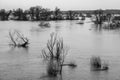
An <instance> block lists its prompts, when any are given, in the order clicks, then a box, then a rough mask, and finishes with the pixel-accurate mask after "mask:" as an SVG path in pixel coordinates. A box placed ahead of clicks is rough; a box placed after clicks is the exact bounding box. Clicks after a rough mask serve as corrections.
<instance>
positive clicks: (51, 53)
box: [42, 33, 68, 75]
mask: <svg viewBox="0 0 120 80" xmlns="http://www.w3.org/2000/svg"><path fill="white" fill-rule="evenodd" d="M67 51H68V49H67V48H66V47H65V46H64V43H63V39H62V38H58V36H57V34H55V33H51V34H50V40H48V42H47V48H46V49H43V50H42V55H43V57H44V59H46V60H48V61H52V63H53V62H55V64H56V65H57V68H54V67H56V66H55V65H54V64H51V62H49V64H51V65H48V66H49V68H51V69H49V68H48V71H47V72H49V73H51V72H52V73H51V75H52V74H53V72H54V74H56V73H57V74H58V73H60V74H61V72H62V65H63V63H64V60H65V56H66V55H67ZM56 69H57V70H56ZM56 71H57V72H56Z"/></svg>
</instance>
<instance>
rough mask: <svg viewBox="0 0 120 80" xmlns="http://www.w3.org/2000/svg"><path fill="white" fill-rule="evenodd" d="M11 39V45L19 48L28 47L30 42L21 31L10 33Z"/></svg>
mask: <svg viewBox="0 0 120 80" xmlns="http://www.w3.org/2000/svg"><path fill="white" fill-rule="evenodd" d="M9 37H10V40H11V45H13V46H15V47H16V46H17V47H27V45H28V44H29V40H28V38H27V37H24V36H23V34H21V33H20V32H19V31H17V30H14V31H13V32H12V31H10V32H9Z"/></svg>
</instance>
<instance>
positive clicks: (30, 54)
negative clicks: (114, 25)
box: [0, 19, 120, 80]
mask: <svg viewBox="0 0 120 80" xmlns="http://www.w3.org/2000/svg"><path fill="white" fill-rule="evenodd" d="M39 23H40V22H39V21H38V22H30V21H0V80H119V79H120V74H119V72H120V68H119V67H120V30H119V29H118V30H104V29H101V28H100V27H96V26H95V25H94V24H93V23H92V22H90V19H87V20H86V21H85V24H77V23H78V21H77V20H74V21H49V23H50V27H49V28H43V27H40V26H38V25H39ZM14 29H16V30H19V31H20V32H21V33H23V34H24V35H25V36H26V37H27V38H28V39H29V41H30V44H29V47H28V48H14V47H11V46H9V42H10V38H9V35H8V33H9V31H11V30H14ZM52 32H56V33H58V35H59V36H60V37H63V40H64V43H65V45H67V46H68V47H69V52H68V54H67V56H66V58H65V63H68V62H75V63H76V64H77V67H76V68H74V69H72V68H69V67H67V66H66V67H63V72H62V76H60V77H57V78H53V77H52V78H51V77H49V76H47V74H46V63H45V62H44V61H43V59H42V57H41V50H42V49H43V48H45V47H46V43H47V40H48V39H49V38H50V33H52ZM92 56H100V57H101V58H102V59H103V60H104V61H106V62H107V63H108V64H109V68H110V69H109V70H108V71H91V70H90V58H91V57H92Z"/></svg>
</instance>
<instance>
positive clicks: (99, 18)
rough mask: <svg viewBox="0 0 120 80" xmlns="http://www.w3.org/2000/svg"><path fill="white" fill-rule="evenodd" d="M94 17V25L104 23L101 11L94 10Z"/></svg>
mask: <svg viewBox="0 0 120 80" xmlns="http://www.w3.org/2000/svg"><path fill="white" fill-rule="evenodd" d="M94 15H95V17H96V21H95V23H96V24H102V23H103V22H104V14H103V10H101V9H100V10H95V11H94Z"/></svg>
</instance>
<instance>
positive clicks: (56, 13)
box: [0, 6, 120, 23]
mask: <svg viewBox="0 0 120 80" xmlns="http://www.w3.org/2000/svg"><path fill="white" fill-rule="evenodd" d="M113 12H114V13H113ZM115 12H116V13H120V11H119V10H86V11H72V10H69V11H61V10H60V8H58V7H56V8H55V10H53V11H52V10H50V9H48V8H43V7H41V6H34V7H30V8H29V9H28V10H23V9H21V8H18V9H13V10H9V11H7V10H5V9H1V10H0V20H2V21H4V20H19V21H20V20H22V21H39V20H45V21H46V20H78V19H80V17H85V16H86V17H91V15H95V16H96V20H97V21H98V23H102V21H103V19H105V17H106V16H105V15H104V13H106V14H115ZM84 14H86V15H84Z"/></svg>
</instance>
